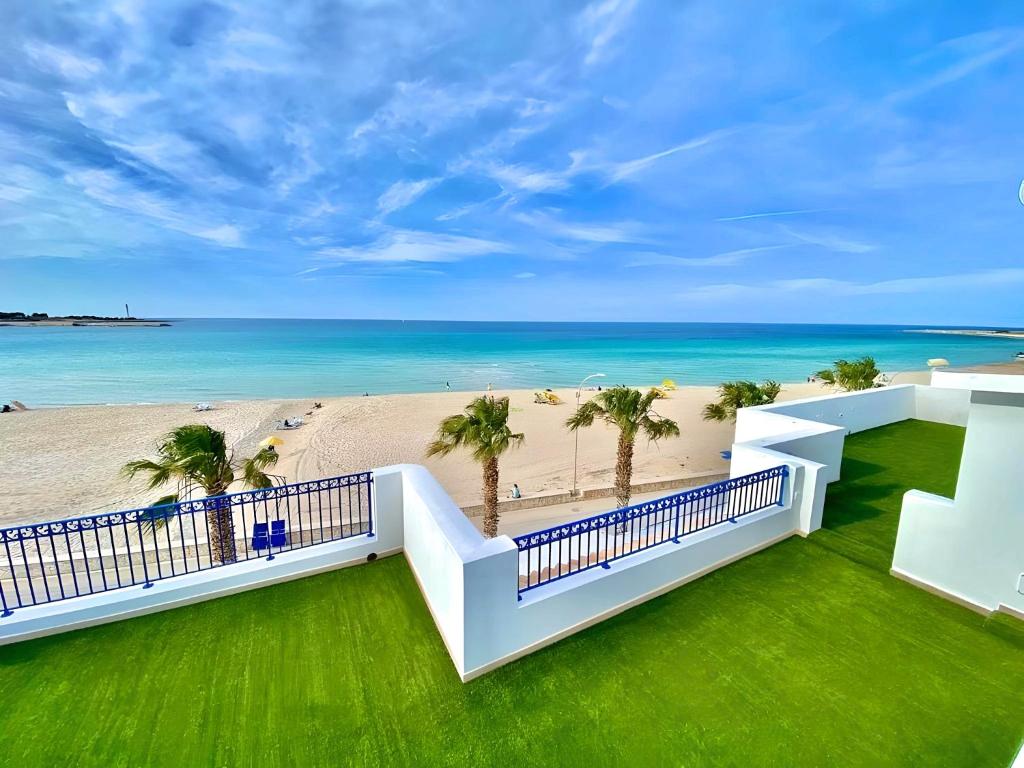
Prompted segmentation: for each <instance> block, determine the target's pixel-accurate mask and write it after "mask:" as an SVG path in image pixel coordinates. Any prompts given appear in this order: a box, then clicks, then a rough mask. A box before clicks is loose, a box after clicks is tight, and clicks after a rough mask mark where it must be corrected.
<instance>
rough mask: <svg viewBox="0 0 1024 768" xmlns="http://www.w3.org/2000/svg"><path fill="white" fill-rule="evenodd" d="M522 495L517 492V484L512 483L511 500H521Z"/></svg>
mask: <svg viewBox="0 0 1024 768" xmlns="http://www.w3.org/2000/svg"><path fill="white" fill-rule="evenodd" d="M522 497H523V494H522V493H520V492H519V483H512V498H513V499H521V498H522Z"/></svg>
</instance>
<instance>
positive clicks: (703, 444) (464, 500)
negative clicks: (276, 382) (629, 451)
mask: <svg viewBox="0 0 1024 768" xmlns="http://www.w3.org/2000/svg"><path fill="white" fill-rule="evenodd" d="M921 376H922V375H916V374H915V375H909V374H901V376H900V379H899V383H904V380H906V382H908V383H909V382H910V381H914V380H916V381H923V380H926V379H927V374H923V377H924V378H923V379H922V378H921ZM827 391H828V390H826V389H824V388H823V387H821V386H820V385H816V384H804V383H801V384H790V385H786V386H785V387H784V388H783V392H782V395H781V396H780V400H782V399H794V398H799V397H809V396H813V395H820V394H826V393H827ZM474 394H475V393H469V392H450V393H435V394H417V395H381V396H373V397H340V398H333V399H322V400H321V402H323V406H324V407H323V408H322V409H318V410H315V411H313V414H312V415H311V416H304V418H305V420H306V424H305V425H304V426H303V427H301V428H300V429H296V430H288V431H281V432H274V430H273V424H274V421H275V420H277V419H281V418H284V417H286V416H288V417H290V416H297V415H304V414H305V413H306V412H307V411H309V410H310V409H311V408H312V404H313V400H312V399H310V400H295V401H287V400H253V401H240V402H224V403H215V404H214V405H215V410H212V411H209V412H205V413H193V412H192V410H191V406H190V405H185V404H164V405H133V406H76V407H66V408H47V409H40V410H29V411H24V412H19V413H13V414H4V415H2V416H0V523H3V524H10V523H14V522H22V521H32V520H50V519H54V518H61V517H73V516H78V515H86V514H95V513H98V512H104V511H113V510H117V509H128V508H131V507H136V506H140V505H143V504H146V503H148V502H150V501H152V500H153V499H154V498H155V497H157V496H159V495H161V494H160V493H158V492H154V491H147V490H146V489H145V483H144V482H143V481H141V480H136V481H134V482H131V483H129V482H128V481H126V480H125V479H124V478H123V477H122V476H121V475H120V473H119V470H120V468H121V466H123V464H124V463H125V462H126V461H128V460H130V459H136V458H147V457H155V447H156V444H157V442H158V440H159V438H160V436H161V435H163V434H165V433H166V432H168V431H169V430H170V429H172V428H173V427H176V426H180V425H182V424H190V423H206V424H210V425H211V426H213V427H216V428H217V429H222V430H224V431H225V432H226V433H227V436H228V439H229V441H231V442H232V443H233V444H234V446H235V450H236V451H237V452H238V453H239V455H248V454H249V453H251V452H253V451H254V450H255V449H256V446H257V444H258V442H259V441H260V440H262V439H263V438H264V437H266V436H268V435H271V434H277V435H279V436H280V437H281V438H283V439H284V441H285V444H284V446H282V447H281V448H280V449H279V451H280V453H281V460H280V461H279V462H278V466H277V469H276V470H275V472H276V473H278V474H281V475H284V476H285V477H286V478H287V481H288V482H296V481H298V480H312V479H316V478H321V477H331V476H335V475H340V474H345V473H348V472H354V471H358V470H364V469H369V468H372V467H379V466H385V465H388V464H395V463H403V462H412V463H421V464H425V465H426V466H427V467H428V468H429V469H430V471H431V472H433V473H434V474H435V476H436V477H437V478H438V479H439V480H440V482H441V483H442V485H444V487H445V488H446V489H447V490H448V492H449V493H450V494H451V495H452V497H453V498H454V499H455V501H456V502H458V503H459V504H460V505H463V506H466V505H470V504H478V503H479V502H480V469H479V467H478V466H477V465H476V464H474V463H473V462H472V460H471V459H470V457H469V456H468V455H467V454H465V453H458V454H453V455H452V456H449V457H447V458H432V459H427V458H426V457H425V456H424V449H425V447H426V445H427V444H428V442H429V441H430V440H431V438H432V437H433V434H434V431H435V430H436V428H437V425H438V423H439V422H440V421H441V419H442V418H443V417H445V416H447V415H450V414H452V413H457V412H459V411H460V410H461V409H462V407H463V406H464V405H465V404H466V403H468V402H469V400H470V399H471V398H472V397H473V396H474ZM494 394H495V395H499V396H500V395H506V394H507V395H509V396H510V397H511V400H512V408H513V412H512V416H511V418H510V423H511V426H512V427H513V429H515V430H517V431H520V432H524V433H525V434H526V443H525V445H524V446H523V447H522V448H520V449H518V450H514V451H512V452H511V453H509V454H507V455H506V456H505V457H503V458H502V462H501V490H502V494H503V495H504V494H506V493H507V489H508V488H510V487H511V485H512V483H513V482H517V483H518V484H519V486H520V488H521V489H522V492H523V495H524V496H531V495H535V494H540V493H550V492H554V491H565V490H568V489H569V488H570V487H571V485H572V461H573V436H572V434H571V433H570V432H569V431H568V430H566V429H565V427H564V422H565V420H566V418H568V417H569V416H570V415H571V413H572V410H573V407H574V406H573V398H574V391H572V390H558V395H559V396H560V397H561V398H562V399H563V400H564V401H565V402H564V404H563V405H560V406H550V405H537V404H535V403H534V402H533V392H532V391H512V392H503V391H496V392H495V393H494ZM592 394H593V393H592V392H585V393H584V399H586V398H587V397H589V396H591V395H592ZM714 396H715V389H714V387H684V388H681V389H680V390H678V391H676V392H673V393H671V396H670V399H668V400H662V401H659V403H658V411H659V413H661V414H662V415H663V416H667V417H669V418H672V419H675V420H676V421H677V422H678V423H679V427H680V429H681V431H682V436H681V437H680V438H676V439H671V440H665V441H662V442H661V443H660V444H658V445H648V444H647V442H646V441H644V440H641V441H639V442H638V444H637V451H636V457H635V461H634V474H633V479H634V482H645V481H649V480H658V479H670V478H678V477H683V476H685V475H689V474H694V473H700V472H708V471H725V470H726V469H727V463H726V462H725V461H724V460H723V459H722V458H721V457H720V455H719V451H721V450H724V449H727V448H729V447H730V445H731V443H732V434H733V426H732V425H731V424H728V423H727V424H717V423H710V422H706V421H703V420H702V419H701V416H700V412H701V408H702V407H703V406H704V404H705V403H707V402H710V401H711V400H713V399H714ZM29 405H31V403H29ZM615 440H616V432H615V430H613V429H612V428H611V427H607V426H605V425H603V424H596V425H595V426H594V427H592V428H591V429H589V430H585V431H583V432H581V434H580V446H579V485H580V487H582V488H589V487H603V486H609V485H611V484H612V481H613V471H612V469H613V466H614V462H615Z"/></svg>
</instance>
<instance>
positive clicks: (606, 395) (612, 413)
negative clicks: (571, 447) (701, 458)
mask: <svg viewBox="0 0 1024 768" xmlns="http://www.w3.org/2000/svg"><path fill="white" fill-rule="evenodd" d="M657 398H658V395H657V393H656V391H655V390H653V389H652V390H650V391H649V392H648V393H647V394H643V393H642V392H640V390H638V389H633V388H631V387H612V388H611V389H606V390H604V391H603V392H599V393H598V394H597V395H596V396H595V397H594V398H593V399H592V400H589V401H587V402H586V403H584V404H583V405H582V406H580V407H579V409H577V411H576V413H574V414H573V415H572V416H570V417H569V419H568V420H567V421H566V422H565V426H567V427H568V428H569V429H570V430H571V431H573V432H575V431H576V430H577V429H580V428H581V427H589V426H591V425H592V424H593V423H594V419H601V420H602V421H604V422H606V423H608V424H611V425H613V426H616V427H618V428H619V447H618V453H617V454H616V459H615V501H616V503H617V504H618V505H619V509H621V508H623V507H628V506H629V496H630V487H631V485H632V482H633V447H634V444H635V443H636V437H637V435H638V434H640V433H641V432H643V433H644V434H645V435H646V436H647V439H648V440H651V441H652V442H657V441H658V440H660V439H661V438H663V437H678V436H679V425H678V424H676V423H675V422H674V421H672V419H666V418H663V417H661V416H659V415H658V414H657V413H655V412H654V410H653V408H652V406H653V404H654V401H655V400H656V399H657Z"/></svg>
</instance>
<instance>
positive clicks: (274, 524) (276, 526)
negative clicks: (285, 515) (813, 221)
mask: <svg viewBox="0 0 1024 768" xmlns="http://www.w3.org/2000/svg"><path fill="white" fill-rule="evenodd" d="M287 544H288V534H287V533H286V532H285V530H284V520H272V521H271V522H270V546H272V547H283V546H286V545H287Z"/></svg>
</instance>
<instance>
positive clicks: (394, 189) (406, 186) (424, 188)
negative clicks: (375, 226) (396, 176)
mask: <svg viewBox="0 0 1024 768" xmlns="http://www.w3.org/2000/svg"><path fill="white" fill-rule="evenodd" d="M441 181H442V179H441V178H440V177H437V178H433V179H421V180H420V181H396V182H395V183H394V184H392V185H391V186H390V187H388V188H387V190H385V192H384V194H382V195H381V196H380V197H378V198H377V210H378V211H379V212H380V215H381V216H387V215H388V214H389V213H393V212H394V211H397V210H399V209H401V208H405V207H406V206H407V205H409V204H411V203H413V202H415V201H416V200H418V199H419V198H420V197H422V196H423V195H424V194H426V193H427V192H429V191H430V190H431V189H433V188H434V187H436V186H437V185H438V184H440V183H441Z"/></svg>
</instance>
